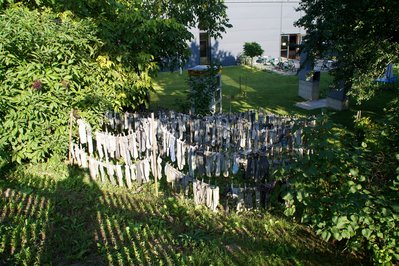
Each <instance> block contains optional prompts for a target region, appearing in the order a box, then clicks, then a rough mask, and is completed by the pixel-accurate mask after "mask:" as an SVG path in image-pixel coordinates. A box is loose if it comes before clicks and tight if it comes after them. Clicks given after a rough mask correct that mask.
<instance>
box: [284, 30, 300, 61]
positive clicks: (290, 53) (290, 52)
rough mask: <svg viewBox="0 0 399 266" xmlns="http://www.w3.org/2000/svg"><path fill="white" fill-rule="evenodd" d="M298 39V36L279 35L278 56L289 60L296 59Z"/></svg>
mask: <svg viewBox="0 0 399 266" xmlns="http://www.w3.org/2000/svg"><path fill="white" fill-rule="evenodd" d="M300 38H301V35H300V34H287V35H281V49H280V56H281V57H285V58H290V59H295V58H298V45H299V43H300Z"/></svg>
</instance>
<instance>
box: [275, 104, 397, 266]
mask: <svg viewBox="0 0 399 266" xmlns="http://www.w3.org/2000/svg"><path fill="white" fill-rule="evenodd" d="M398 106H399V105H398V102H397V101H396V102H395V103H394V104H393V106H392V108H391V110H388V111H387V115H386V117H387V119H386V120H385V121H381V122H379V123H375V122H374V123H372V122H371V121H370V120H367V119H366V120H367V121H368V122H367V123H366V122H365V121H366V120H365V119H363V120H362V123H359V130H360V131H363V133H362V134H357V135H356V136H355V135H352V134H348V133H343V131H341V130H338V129H337V128H335V127H334V126H333V124H332V123H330V122H329V121H328V119H327V118H321V119H320V120H319V121H318V122H319V123H318V126H317V127H315V128H306V130H305V132H304V141H306V142H307V144H308V145H309V147H310V149H312V150H313V153H311V154H310V155H308V156H305V157H304V158H297V161H296V162H295V163H294V164H291V165H290V166H288V167H287V168H286V169H284V170H283V171H282V173H283V176H284V177H287V176H289V179H288V182H289V187H288V192H286V194H285V196H284V199H285V203H286V209H285V214H286V215H289V216H294V217H296V218H299V219H300V220H301V221H302V222H304V223H307V224H309V225H311V226H312V227H313V228H314V230H315V231H316V232H317V233H318V234H320V235H321V236H322V238H323V239H324V240H326V241H328V240H330V239H335V240H338V241H341V242H344V243H345V244H346V245H347V247H348V248H350V249H351V250H355V251H365V250H368V251H369V252H370V256H371V258H372V259H373V262H374V263H393V262H398V261H399V245H398V243H399V231H398V230H397V228H398V226H399V194H398V191H399V176H398V172H397V171H398V170H399V169H397V166H398V160H399V150H398V145H399V139H398V138H399V136H398V132H399V131H398V130H399V119H398V118H399V117H398V116H399V115H398V112H397V111H398V110H397V108H398ZM356 143H360V145H357V144H356Z"/></svg>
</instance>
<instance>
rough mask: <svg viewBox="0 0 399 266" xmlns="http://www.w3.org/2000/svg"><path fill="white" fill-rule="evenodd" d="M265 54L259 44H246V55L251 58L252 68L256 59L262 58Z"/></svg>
mask: <svg viewBox="0 0 399 266" xmlns="http://www.w3.org/2000/svg"><path fill="white" fill-rule="evenodd" d="M263 52H264V51H263V49H262V47H261V46H260V44H259V43H257V42H246V43H245V44H244V55H246V56H248V57H250V58H251V66H253V64H254V57H255V56H261V55H262V54H263Z"/></svg>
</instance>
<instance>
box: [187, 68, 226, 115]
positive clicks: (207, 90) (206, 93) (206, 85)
mask: <svg viewBox="0 0 399 266" xmlns="http://www.w3.org/2000/svg"><path fill="white" fill-rule="evenodd" d="M219 72H220V67H217V66H214V65H211V66H209V67H208V69H207V71H206V72H205V73H202V74H201V75H192V76H189V79H188V86H189V91H188V95H187V98H188V102H189V103H191V105H192V108H193V109H194V113H195V114H199V115H206V114H210V113H211V108H210V104H211V101H212V98H213V97H214V94H215V91H216V88H217V86H218V81H217V79H216V77H215V76H216V75H217V74H218V73H219Z"/></svg>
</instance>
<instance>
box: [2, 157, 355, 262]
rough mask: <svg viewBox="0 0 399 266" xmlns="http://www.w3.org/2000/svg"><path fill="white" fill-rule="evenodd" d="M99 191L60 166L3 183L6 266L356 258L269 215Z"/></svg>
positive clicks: (13, 175) (164, 196)
mask: <svg viewBox="0 0 399 266" xmlns="http://www.w3.org/2000/svg"><path fill="white" fill-rule="evenodd" d="M136 189H137V186H136V188H134V189H133V190H129V189H125V188H116V187H113V186H111V185H108V184H105V185H104V184H99V183H96V182H95V181H93V180H91V179H90V178H89V176H88V174H87V173H86V172H85V171H83V170H80V169H77V168H75V167H72V166H68V165H66V164H64V163H60V162H59V161H52V162H49V163H45V164H38V165H25V166H20V167H18V168H17V169H14V170H12V171H9V172H8V173H6V175H5V176H3V177H2V178H1V179H0V264H4V265H15V264H18V265H19V264H23V265H34V264H35V265H43V264H54V265H71V264H73V265H127V264H133V265H153V264H155V265H210V264H212V265H243V264H248V263H249V264H250V265H292V264H295V265H338V264H339V265H342V264H350V263H356V264H357V263H359V260H358V259H357V258H355V257H353V256H350V255H348V254H346V253H344V252H342V251H340V249H339V247H337V246H335V245H333V244H329V243H325V242H323V241H322V240H321V239H320V238H319V237H317V236H315V235H314V234H313V233H312V232H311V230H309V229H308V228H306V227H304V226H301V225H299V224H296V223H292V222H289V221H287V220H285V219H284V218H281V217H278V216H274V215H271V214H268V213H266V212H260V211H258V212H252V213H241V214H235V213H212V212H210V211H209V210H207V209H206V208H203V207H198V206H197V207H196V206H194V205H193V203H192V200H190V199H187V198H184V197H182V196H180V195H174V194H170V193H167V192H162V190H161V193H160V195H159V196H158V197H155V196H154V186H153V183H150V184H148V185H144V186H143V187H142V189H141V191H140V192H139V193H136V192H137V191H136Z"/></svg>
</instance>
